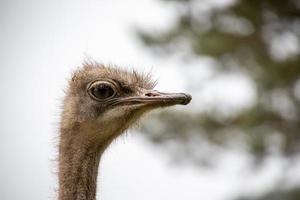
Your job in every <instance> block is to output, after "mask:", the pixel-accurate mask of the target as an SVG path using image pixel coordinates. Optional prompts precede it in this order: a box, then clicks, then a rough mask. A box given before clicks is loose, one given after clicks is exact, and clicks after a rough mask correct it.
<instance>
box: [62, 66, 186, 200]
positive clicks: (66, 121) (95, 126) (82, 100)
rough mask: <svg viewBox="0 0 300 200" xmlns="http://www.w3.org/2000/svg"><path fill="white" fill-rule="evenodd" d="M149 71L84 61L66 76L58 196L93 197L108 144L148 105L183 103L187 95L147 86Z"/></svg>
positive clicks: (71, 198) (79, 199) (71, 199)
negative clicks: (165, 91) (124, 68)
mask: <svg viewBox="0 0 300 200" xmlns="http://www.w3.org/2000/svg"><path fill="white" fill-rule="evenodd" d="M154 85H155V84H154V82H152V81H151V80H150V76H149V75H143V74H139V73H137V72H135V71H133V72H129V71H126V70H122V69H119V68H116V67H111V66H104V65H102V64H98V63H85V64H84V65H83V67H82V68H81V69H79V70H77V71H76V72H75V73H74V74H73V77H72V79H71V80H70V81H69V87H68V89H67V91H66V96H65V99H64V103H63V111H62V115H61V123H60V137H59V158H58V162H59V166H58V168H59V169H58V170H59V173H58V176H59V192H58V193H59V194H58V198H59V200H94V199H95V198H96V197H95V196H96V181H97V173H98V165H99V161H100V158H101V155H102V154H103V152H104V150H105V149H106V148H107V147H108V145H109V144H110V143H111V142H112V140H114V139H115V138H116V137H117V136H119V135H120V134H121V133H122V132H124V131H125V130H126V129H127V128H129V127H130V126H131V125H132V124H133V123H134V122H136V121H137V120H138V119H139V118H140V116H141V115H142V114H144V113H146V112H148V111H150V110H152V109H155V108H159V107H167V106H172V105H175V104H182V105H186V104H188V103H189V102H190V101H191V96H190V95H187V94H184V93H162V92H158V91H155V90H153V88H154Z"/></svg>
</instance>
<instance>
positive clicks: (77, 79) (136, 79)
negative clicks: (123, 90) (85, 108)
mask: <svg viewBox="0 0 300 200" xmlns="http://www.w3.org/2000/svg"><path fill="white" fill-rule="evenodd" d="M97 79H110V80H113V81H116V82H118V83H119V84H121V85H127V86H129V87H140V88H147V89H152V88H153V87H154V86H155V82H154V81H152V80H151V76H150V74H139V73H137V72H135V71H134V70H132V71H128V70H124V69H121V68H118V67H115V66H113V67H111V66H104V65H100V64H89V65H84V67H83V68H81V69H79V70H77V71H76V72H75V73H74V75H73V77H72V79H71V84H72V85H73V86H75V87H78V86H83V87H84V86H86V85H87V84H88V83H90V82H91V81H94V80H97Z"/></svg>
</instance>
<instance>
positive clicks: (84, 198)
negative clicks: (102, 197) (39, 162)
mask: <svg viewBox="0 0 300 200" xmlns="http://www.w3.org/2000/svg"><path fill="white" fill-rule="evenodd" d="M86 135H89V134H88V133H87V131H86V130H85V131H84V130H81V128H80V127H79V126H74V127H73V128H71V129H63V128H62V129H61V135H60V143H59V197H58V199H59V200H95V199H96V188H97V175H98V166H99V161H100V157H101V155H102V153H103V151H104V150H105V148H106V147H107V146H108V144H109V143H110V142H108V141H107V140H106V142H101V141H100V142H99V141H97V142H96V141H95V140H93V139H91V138H90V139H87V137H86Z"/></svg>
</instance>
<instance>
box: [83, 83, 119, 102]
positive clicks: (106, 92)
mask: <svg viewBox="0 0 300 200" xmlns="http://www.w3.org/2000/svg"><path fill="white" fill-rule="evenodd" d="M88 93H89V94H90V96H91V97H92V98H94V99H96V100H106V99H109V98H112V97H114V96H115V94H116V92H115V90H114V89H113V87H112V86H111V84H110V83H106V82H102V81H101V82H96V83H93V84H92V85H91V86H90V87H89V89H88Z"/></svg>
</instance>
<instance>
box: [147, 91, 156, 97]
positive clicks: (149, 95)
mask: <svg viewBox="0 0 300 200" xmlns="http://www.w3.org/2000/svg"><path fill="white" fill-rule="evenodd" d="M145 96H146V97H157V96H159V93H155V92H148V93H146V94H145Z"/></svg>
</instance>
